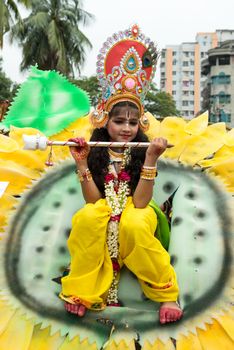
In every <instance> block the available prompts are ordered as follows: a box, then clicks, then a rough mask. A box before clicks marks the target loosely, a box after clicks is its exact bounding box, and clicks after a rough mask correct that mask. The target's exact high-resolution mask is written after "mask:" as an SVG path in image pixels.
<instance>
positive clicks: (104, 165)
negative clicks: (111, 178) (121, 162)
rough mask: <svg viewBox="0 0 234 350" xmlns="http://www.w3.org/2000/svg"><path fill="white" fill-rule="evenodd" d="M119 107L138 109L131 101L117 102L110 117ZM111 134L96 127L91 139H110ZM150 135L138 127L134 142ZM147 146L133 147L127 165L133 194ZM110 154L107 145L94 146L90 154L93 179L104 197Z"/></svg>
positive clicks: (144, 139)
mask: <svg viewBox="0 0 234 350" xmlns="http://www.w3.org/2000/svg"><path fill="white" fill-rule="evenodd" d="M119 107H131V108H133V109H137V106H136V105H135V104H133V103H131V102H119V103H117V104H116V105H115V106H114V107H113V108H112V110H111V112H110V113H109V118H111V117H112V116H113V114H114V113H115V111H116V109H117V108H119ZM109 140H110V136H109V134H108V131H107V129H106V128H100V129H94V131H93V133H92V136H91V138H90V141H109ZM148 141H149V139H148V137H147V136H146V135H145V134H144V133H143V131H142V130H141V129H140V128H138V132H137V134H136V137H135V138H134V140H132V142H148ZM145 153H146V149H145V148H137V149H136V148H135V149H134V148H132V149H131V160H130V163H129V164H128V165H127V166H126V171H127V172H128V173H129V174H130V175H131V183H130V189H131V194H133V193H134V191H135V189H136V186H137V183H138V181H139V178H140V171H141V167H142V165H143V164H144V161H145ZM109 160H110V158H109V154H108V148H107V147H93V148H91V151H90V153H89V156H88V167H89V169H90V171H91V173H92V175H93V180H94V182H95V184H96V185H97V187H98V189H99V191H100V192H101V193H102V196H103V198H104V196H105V195H104V177H105V175H106V174H107V173H108V165H109Z"/></svg>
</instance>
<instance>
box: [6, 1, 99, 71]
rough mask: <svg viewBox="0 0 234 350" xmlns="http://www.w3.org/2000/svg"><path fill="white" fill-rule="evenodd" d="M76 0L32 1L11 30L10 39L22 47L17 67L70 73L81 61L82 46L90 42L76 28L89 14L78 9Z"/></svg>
mask: <svg viewBox="0 0 234 350" xmlns="http://www.w3.org/2000/svg"><path fill="white" fill-rule="evenodd" d="M81 5H82V2H81V1H79V0H69V1H68V0H32V2H31V9H32V10H31V13H30V15H29V16H28V17H27V18H25V19H23V20H22V22H18V23H17V24H16V25H15V26H13V27H12V30H11V38H12V40H13V39H16V40H18V41H19V44H20V46H21V47H22V49H23V60H22V62H21V66H20V67H21V70H22V71H24V70H26V69H27V68H29V67H30V66H31V65H36V64H37V65H38V68H39V69H42V70H49V69H51V70H53V69H55V70H58V71H60V72H61V73H63V74H64V75H66V76H74V69H75V68H76V69H78V71H79V70H80V67H81V65H82V64H83V63H84V60H85V48H86V47H88V48H91V47H92V45H91V43H90V41H89V40H88V38H87V37H86V36H85V35H84V34H83V33H82V32H81V30H80V29H79V26H78V25H79V24H83V25H87V24H88V23H89V22H90V20H92V19H93V15H91V14H90V13H88V12H86V11H85V10H83V9H82V8H81Z"/></svg>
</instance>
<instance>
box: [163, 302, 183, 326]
mask: <svg viewBox="0 0 234 350" xmlns="http://www.w3.org/2000/svg"><path fill="white" fill-rule="evenodd" d="M182 315H183V311H182V310H181V308H180V307H179V305H178V304H177V303H176V302H175V301H168V302H165V303H161V306H160V310H159V321H160V323H162V324H164V323H168V322H176V321H178V320H179V319H180V318H181V317H182Z"/></svg>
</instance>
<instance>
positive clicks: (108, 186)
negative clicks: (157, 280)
mask: <svg viewBox="0 0 234 350" xmlns="http://www.w3.org/2000/svg"><path fill="white" fill-rule="evenodd" d="M129 159H130V150H129V149H126V150H125V151H124V159H123V164H122V167H121V169H124V167H125V166H126V164H127V163H128V162H129ZM108 176H109V178H108ZM108 176H107V179H106V181H105V184H104V186H105V197H106V201H107V204H108V205H109V206H110V208H111V210H112V213H111V218H110V221H109V223H108V226H107V246H108V251H109V254H110V257H111V259H112V262H113V260H115V263H116V264H118V262H117V259H118V255H119V249H118V248H119V239H118V238H119V220H120V216H121V214H122V211H123V209H124V208H125V206H126V203H127V197H128V195H129V192H130V188H129V184H128V183H129V180H130V177H129V175H128V174H127V173H126V172H124V171H123V170H121V171H120V174H119V176H120V180H118V178H117V177H116V176H114V174H113V173H112V172H111V166H109V174H108ZM118 303H119V302H118V271H116V270H115V269H114V275H113V280H112V284H111V287H110V289H109V291H108V295H107V304H108V305H118Z"/></svg>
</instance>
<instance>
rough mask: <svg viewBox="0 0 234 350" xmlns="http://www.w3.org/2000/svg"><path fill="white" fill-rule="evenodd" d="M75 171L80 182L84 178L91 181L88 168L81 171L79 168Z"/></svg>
mask: <svg viewBox="0 0 234 350" xmlns="http://www.w3.org/2000/svg"><path fill="white" fill-rule="evenodd" d="M76 173H77V175H78V178H79V180H80V182H83V181H84V180H86V181H88V182H89V181H91V180H92V179H93V177H92V174H91V172H90V170H89V168H87V169H85V171H83V172H82V173H81V172H80V170H79V169H77V171H76Z"/></svg>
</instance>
